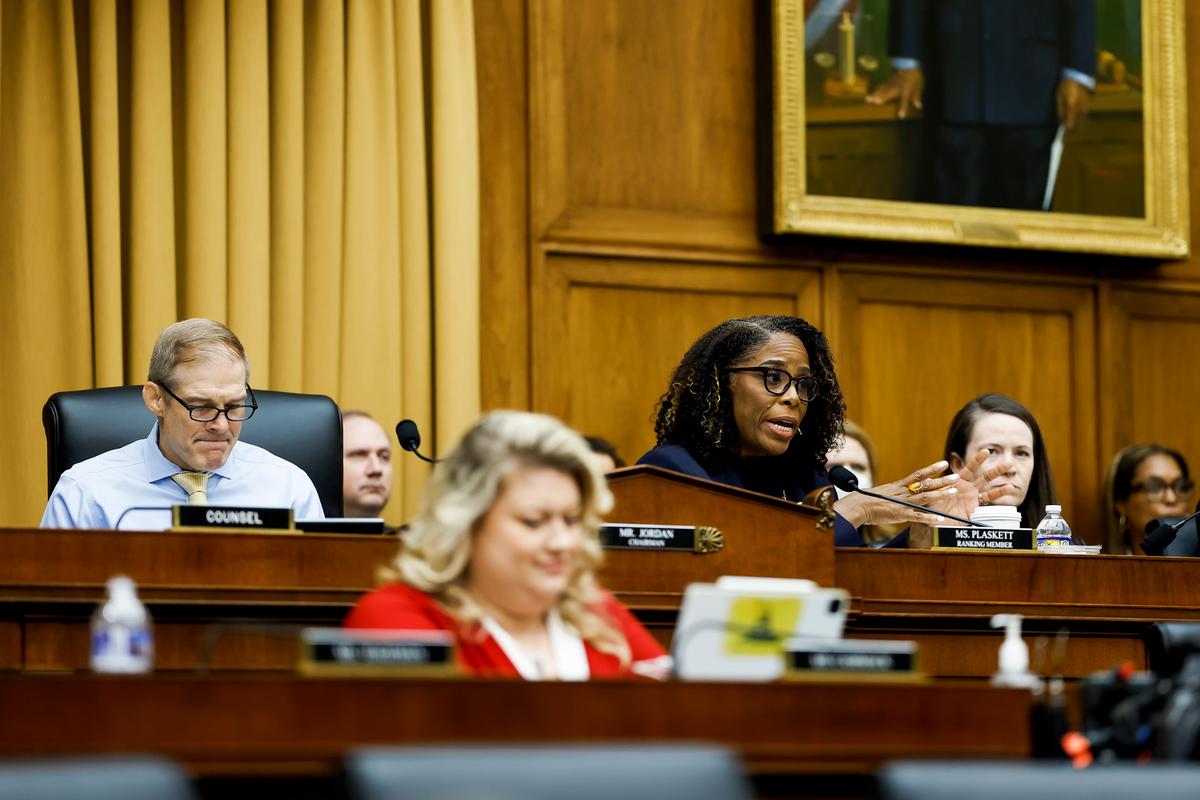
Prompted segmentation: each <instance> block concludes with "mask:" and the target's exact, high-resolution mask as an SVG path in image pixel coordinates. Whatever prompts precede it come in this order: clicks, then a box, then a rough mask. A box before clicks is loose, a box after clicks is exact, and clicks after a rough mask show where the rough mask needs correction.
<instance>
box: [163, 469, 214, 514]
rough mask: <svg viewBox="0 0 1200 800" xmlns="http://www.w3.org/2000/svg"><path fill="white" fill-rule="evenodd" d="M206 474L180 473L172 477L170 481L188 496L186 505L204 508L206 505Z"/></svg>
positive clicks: (207, 475) (207, 474)
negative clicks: (176, 484)
mask: <svg viewBox="0 0 1200 800" xmlns="http://www.w3.org/2000/svg"><path fill="white" fill-rule="evenodd" d="M209 474H210V473H207V472H180V473H179V474H177V475H172V476H171V480H173V481H175V482H176V483H178V484H179V485H180V486H181V487H183V490H184V491H185V492H187V495H188V505H192V506H206V505H208V489H207V487H208V477H209Z"/></svg>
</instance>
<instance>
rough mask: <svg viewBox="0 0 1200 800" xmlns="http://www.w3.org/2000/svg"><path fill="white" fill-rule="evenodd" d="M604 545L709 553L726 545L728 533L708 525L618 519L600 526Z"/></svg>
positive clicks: (619, 547) (613, 547) (607, 547)
mask: <svg viewBox="0 0 1200 800" xmlns="http://www.w3.org/2000/svg"><path fill="white" fill-rule="evenodd" d="M600 546H601V547H604V548H606V549H609V550H643V551H656V550H677V551H683V552H688V553H700V554H705V553H715V552H717V551H718V550H720V549H721V548H723V547H724V546H725V536H724V535H723V534H722V533H721V532H720V531H719V530H717V529H716V528H710V527H706V526H695V525H637V524H629V523H616V524H612V525H601V526H600Z"/></svg>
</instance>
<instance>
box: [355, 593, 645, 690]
mask: <svg viewBox="0 0 1200 800" xmlns="http://www.w3.org/2000/svg"><path fill="white" fill-rule="evenodd" d="M592 610H593V611H594V612H595V613H597V614H599V615H600V616H602V617H604V618H605V619H606V620H607V621H608V622H609V623H610V624H611V625H613V627H615V628H616V629H617V630H619V631H621V633H623V634H624V635H625V640H626V641H627V642H629V650H630V652H631V654H632V658H633V662H638V661H651V660H653V659H656V658H660V657H662V656H665V655H666V651H665V650H663V648H662V645H660V644H659V643H658V642H657V641H656V640H655V638H654V637H653V636H651V635H650V634H649V633H648V632H647V631H646V629H645V628H643V627H642V624H641V623H640V622H638V621H637V620H636V619H634V616H633V614H631V613H629V610H628V609H626V608H625V606H623V605H621V604H620V603H618V602H617V600H616V598H614V597H613V596H612V595H610V594H609V593H608V592H602V593H601V598H600V601H599V602H598V603H597V604H596V606H595V607H594V608H593V609H592ZM343 624H344V627H347V628H384V629H389V628H390V629H394V630H420V631H427V630H435V631H449V632H451V633H453V634H454V635H455V638H456V639H457V644H458V665H459V666H460V667H461V668H462V670H463V672H465V673H467V674H468V675H475V676H479V677H504V678H520V677H521V675H520V673H519V672H517V668H516V667H514V666H513V664H512V662H511V661H509V660H508V656H506V655H505V654H504V651H503V650H502V649H500V645H499V644H498V643H497V642H496V640H495V639H493V638H492V636H491V635H490V634H489V633H488V632H487V631H485V630H484V629H483V628H482V626H480V625H472V626H471V628H470V630H468V631H466V632H465V635H464V631H463V629H462V625H461V624H460V623H459V621H458V620H457V619H455V618H454V617H452V616H450V615H449V614H447V613H446V612H445V611H444V610H443V609H442V608H441V606H439V605H438V603H437V601H436V600H434V599H433V598H432V597H430V596H429V595H427V594H425V593H424V592H421V591H418V590H417V589H414V588H412V587H411V586H405V585H404V584H402V583H391V584H388V585H387V586H383V587H381V588H379V589H376V590H375V591H373V592H370V593H368V594H366V595H364V596H363V597H362V599H360V600H359V601H358V605H356V606H355V607H354V609H353V610H352V611H351V612H350V615H349V616H348V617H346V621H345V623H343ZM583 647H584V650H585V651H586V652H587V660H588V672H589V674H590V675H591V677H592V678H617V677H622V676H629V675H630V674H632V673H631V670H630V667H631V666H632V665H626V666H624V667H622V666H621V663H620V662H619V661H618V660H617V658H616V656H613V655H610V654H608V653H602V652H600V651H599V650H597V649H596V648H594V647H592V645H591V643H590V642H588V641H586V640H585V641H584V643H583Z"/></svg>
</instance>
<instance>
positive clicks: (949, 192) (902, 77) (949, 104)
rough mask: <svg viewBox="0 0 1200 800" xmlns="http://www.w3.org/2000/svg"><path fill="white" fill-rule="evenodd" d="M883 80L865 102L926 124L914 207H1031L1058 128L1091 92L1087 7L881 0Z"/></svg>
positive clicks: (1039, 194) (1085, 1) (1092, 25)
mask: <svg viewBox="0 0 1200 800" xmlns="http://www.w3.org/2000/svg"><path fill="white" fill-rule="evenodd" d="M889 27H890V36H889V39H890V41H889V51H890V55H891V61H892V69H893V73H892V77H891V78H889V79H888V80H887V81H886V82H884V84H882V85H881V86H880V87H879V88H878V89H876V90H875V91H874V92H872V93H871V94H870V95H868V97H867V102H868V103H873V104H883V103H889V102H897V103H898V104H899V109H898V112H897V115H898V116H899V117H900V118H902V119H903V118H906V117H908V116H909V115H910V114H911V113H912V111H913V109H921V110H922V111H923V113H924V118H925V120H926V137H925V156H924V158H925V161H924V163H925V168H924V169H923V170H922V172H923V174H924V175H925V181H924V182H923V183H924V185H923V186H922V187H921V191H920V195H919V196H918V198H917V199H918V200H922V201H926V202H934V203H953V204H957V205H969V206H991V207H997V208H1021V209H1040V208H1042V204H1043V197H1044V194H1045V191H1046V183H1047V178H1048V176H1049V164H1050V148H1051V145H1052V143H1053V142H1054V139H1055V136H1056V134H1057V130H1058V127H1059V125H1060V124H1061V125H1062V126H1063V127H1064V129H1065V130H1066V131H1068V132H1069V131H1073V130H1075V129H1076V128H1077V127H1078V125H1079V123H1080V122H1081V121H1082V120H1083V117H1084V116H1085V115H1086V114H1087V108H1088V94H1089V92H1090V91H1091V90H1092V89H1094V88H1095V78H1094V75H1095V70H1096V3H1095V0H1004V2H991V0H893V2H892V7H891V18H890V26H889Z"/></svg>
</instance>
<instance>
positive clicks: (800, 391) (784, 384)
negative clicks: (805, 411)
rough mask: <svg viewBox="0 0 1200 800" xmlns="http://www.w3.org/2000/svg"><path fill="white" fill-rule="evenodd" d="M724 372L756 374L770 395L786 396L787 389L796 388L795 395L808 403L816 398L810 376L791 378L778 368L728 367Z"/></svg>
mask: <svg viewBox="0 0 1200 800" xmlns="http://www.w3.org/2000/svg"><path fill="white" fill-rule="evenodd" d="M725 371H726V372H757V373H759V374H761V375H762V381H763V388H764V389H766V390H767V392H769V393H770V394H773V395H776V396H782V395H785V394H787V390H788V387H789V386H791V385H793V384H794V385H795V386H796V394H797V395H798V396H799V397H800V399H801V400H803V401H804V402H806V403H808V402H811V401H812V399H813V398H815V397H816V396H817V381H816V379H815V378H813V377H812V376H811V375H801V376H799V377H797V378H793V377H792V374H791V373H790V372H788V371H787V370H786V369H780V368H779V367H730V368H729V369H727V370H725Z"/></svg>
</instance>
